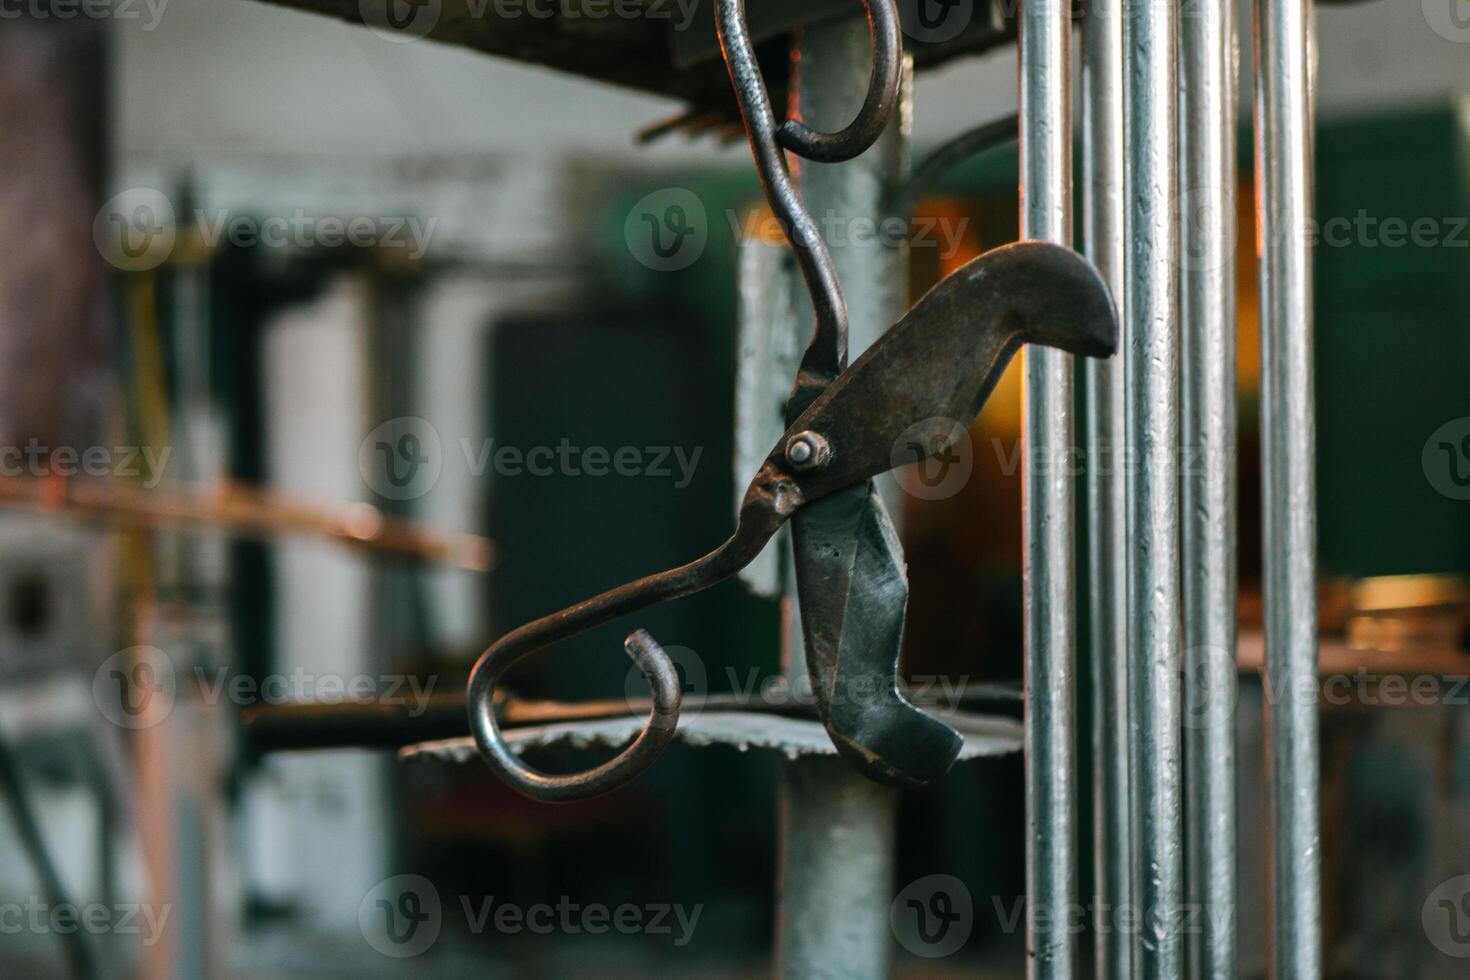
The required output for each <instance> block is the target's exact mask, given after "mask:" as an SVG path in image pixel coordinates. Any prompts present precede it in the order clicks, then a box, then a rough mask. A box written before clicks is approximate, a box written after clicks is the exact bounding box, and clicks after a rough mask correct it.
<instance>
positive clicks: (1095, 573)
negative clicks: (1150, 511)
mask: <svg viewBox="0 0 1470 980" xmlns="http://www.w3.org/2000/svg"><path fill="white" fill-rule="evenodd" d="M1122 91H1123V0H1094V2H1093V3H1092V4H1090V5H1089V7H1088V12H1087V16H1086V18H1084V20H1083V21H1082V235H1083V254H1085V255H1086V256H1087V258H1088V259H1089V260H1091V262H1092V264H1093V265H1095V266H1096V267H1097V269H1098V271H1099V273H1100V274H1101V275H1102V277H1103V280H1104V281H1105V282H1106V283H1107V284H1108V288H1109V289H1111V290H1112V291H1113V297H1114V299H1115V300H1120V299H1121V298H1122V295H1123V257H1124V254H1125V252H1126V248H1125V246H1124V239H1123V224H1124V207H1123V204H1124V199H1123V100H1122V98H1121V95H1122ZM1125 357H1126V352H1123V353H1120V355H1119V356H1118V357H1115V358H1112V359H1111V360H1097V359H1090V360H1088V361H1087V362H1086V363H1085V364H1084V366H1083V386H1084V397H1085V405H1086V414H1087V418H1086V435H1085V438H1086V446H1087V533H1088V560H1089V563H1090V564H1089V575H1088V578H1089V581H1090V582H1091V591H1090V593H1089V596H1088V599H1089V602H1090V607H1089V613H1090V617H1089V622H1090V624H1091V628H1090V638H1091V649H1090V651H1089V654H1090V656H1089V664H1090V669H1091V680H1092V772H1093V868H1094V873H1093V882H1094V885H1093V889H1094V890H1093V894H1094V896H1095V898H1096V908H1095V910H1094V912H1093V922H1094V936H1095V944H1096V945H1095V948H1094V971H1095V975H1096V976H1097V978H1098V980H1128V978H1129V977H1131V976H1132V973H1133V971H1132V963H1133V942H1132V937H1130V936H1128V935H1127V934H1126V933H1125V932H1124V931H1123V930H1121V929H1118V928H1117V927H1116V926H1117V923H1116V922H1115V921H1114V918H1115V915H1116V913H1115V912H1114V911H1113V910H1115V909H1120V908H1123V907H1125V906H1126V905H1127V904H1128V902H1129V899H1130V896H1131V895H1132V886H1131V881H1130V879H1131V875H1132V866H1133V865H1132V842H1133V835H1132V825H1131V823H1130V814H1131V812H1132V811H1131V809H1130V804H1129V797H1128V792H1129V790H1128V787H1129V765H1128V755H1129V742H1130V740H1129V737H1128V562H1127V552H1128V511H1127V501H1126V493H1127V481H1126V477H1125V474H1124V469H1123V459H1122V452H1123V448H1124V445H1125V442H1124V408H1123V406H1124V403H1125V401H1126V397H1125V392H1124V387H1123V382H1124V377H1123V374H1124V367H1123V360H1124V358H1125Z"/></svg>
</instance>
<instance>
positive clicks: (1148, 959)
mask: <svg viewBox="0 0 1470 980" xmlns="http://www.w3.org/2000/svg"><path fill="white" fill-rule="evenodd" d="M1178 27H1179V11H1178V5H1177V4H1176V3H1174V2H1172V0H1143V2H1142V3H1139V4H1137V5H1133V6H1130V8H1129V10H1128V16H1127V17H1125V18H1124V28H1123V30H1124V33H1123V43H1124V60H1125V65H1124V73H1123V77H1124V89H1125V112H1126V113H1127V115H1126V118H1125V123H1126V132H1125V137H1124V143H1125V145H1126V161H1127V163H1126V175H1125V180H1126V195H1127V241H1128V256H1127V260H1126V263H1127V264H1126V270H1125V277H1126V288H1125V296H1124V301H1123V305H1124V309H1125V319H1124V338H1125V347H1126V348H1127V357H1126V360H1125V362H1124V370H1125V372H1126V374H1127V388H1128V401H1127V413H1126V414H1127V440H1128V456H1129V459H1128V478H1127V479H1128V650H1129V661H1130V662H1129V689H1130V693H1131V698H1130V705H1129V707H1130V710H1131V717H1130V725H1131V727H1132V729H1133V733H1134V737H1133V740H1132V744H1133V758H1132V768H1133V772H1132V776H1133V794H1132V795H1133V820H1134V854H1133V863H1134V873H1133V902H1134V904H1135V905H1136V907H1137V910H1138V912H1139V914H1140V915H1141V916H1142V921H1141V922H1140V923H1138V924H1137V928H1136V929H1133V930H1132V931H1133V939H1134V967H1135V970H1136V972H1137V975H1138V976H1139V977H1141V978H1143V980H1178V978H1180V977H1182V976H1183V973H1184V946H1183V942H1182V936H1181V928H1180V919H1181V912H1182V908H1181V906H1182V902H1183V895H1184V888H1183V886H1184V847H1183V831H1184V826H1183V815H1182V807H1181V803H1182V780H1181V776H1182V768H1183V767H1182V763H1183V758H1182V756H1183V752H1182V738H1181V734H1180V720H1181V711H1180V666H1181V665H1180V659H1179V655H1180V649H1179V599H1180V595H1179V485H1178V480H1177V469H1176V466H1175V463H1176V460H1177V453H1178V451H1179V307H1178V286H1179V250H1178V243H1179V217H1178V214H1179V212H1178V169H1177V161H1178V158H1177V150H1178V141H1177V135H1178V130H1177V127H1178V119H1177V117H1176V115H1175V110H1176V99H1175V82H1176V77H1177V76H1176V67H1177V66H1176V56H1177V52H1178V44H1177V38H1178Z"/></svg>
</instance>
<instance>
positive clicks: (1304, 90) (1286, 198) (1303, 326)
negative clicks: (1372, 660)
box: [1255, 0, 1322, 980]
mask: <svg viewBox="0 0 1470 980" xmlns="http://www.w3.org/2000/svg"><path fill="white" fill-rule="evenodd" d="M1255 11H1256V12H1255V38H1256V44H1255V49H1256V96H1255V97H1256V106H1255V115H1256V119H1255V125H1256V180H1257V186H1256V204H1257V223H1258V226H1259V227H1260V229H1261V231H1260V235H1259V240H1260V243H1261V266H1260V276H1261V287H1260V294H1261V492H1262V498H1263V499H1262V501H1261V510H1262V524H1263V529H1264V542H1263V548H1262V550H1263V554H1264V560H1265V567H1264V576H1263V579H1264V581H1263V591H1264V593H1265V624H1266V690H1267V691H1269V692H1278V693H1274V694H1273V696H1272V700H1271V701H1268V703H1267V709H1266V722H1267V726H1268V731H1267V743H1268V746H1269V749H1268V753H1267V758H1268V760H1269V777H1270V787H1271V790H1270V792H1271V827H1270V831H1269V833H1270V838H1271V883H1272V908H1271V943H1272V956H1273V959H1274V966H1275V968H1274V970H1273V973H1272V975H1273V976H1274V977H1276V978H1277V980H1303V978H1308V977H1313V978H1315V977H1320V976H1321V975H1322V898H1321V864H1322V854H1321V843H1322V842H1321V826H1320V823H1321V815H1320V812H1319V811H1320V802H1319V795H1318V794H1319V785H1318V783H1319V773H1318V766H1319V761H1318V731H1317V726H1318V720H1317V697H1316V694H1315V691H1316V685H1315V682H1316V671H1317V594H1316V588H1317V583H1316V573H1317V569H1316V558H1317V495H1316V479H1317V475H1316V466H1315V459H1316V445H1315V441H1316V440H1315V432H1314V425H1315V417H1316V416H1315V398H1314V392H1313V372H1312V257H1311V248H1310V244H1309V242H1308V239H1307V234H1306V231H1305V229H1306V228H1307V227H1308V224H1307V223H1308V220H1309V219H1310V218H1311V202H1312V171H1311V167H1312V120H1313V110H1312V81H1311V72H1312V23H1311V17H1312V14H1311V10H1310V9H1309V7H1308V5H1307V3H1306V2H1305V0H1258V2H1257V4H1256V8H1255Z"/></svg>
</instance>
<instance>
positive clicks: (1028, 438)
mask: <svg viewBox="0 0 1470 980" xmlns="http://www.w3.org/2000/svg"><path fill="white" fill-rule="evenodd" d="M1071 30H1072V22H1071V4H1070V3H1069V2H1068V0H1027V2H1026V3H1024V4H1022V5H1021V22H1020V46H1021V55H1020V57H1021V110H1020V119H1021V134H1020V136H1021V138H1020V150H1021V237H1022V238H1039V239H1046V240H1048V241H1053V242H1060V243H1061V244H1063V245H1070V244H1071V243H1072V123H1071V120H1072V115H1071V106H1070V101H1069V100H1070V99H1071V94H1072V86H1071V74H1072V73H1071V52H1070V50H1069V48H1070V44H1069V42H1070V39H1071ZM1022 414H1023V422H1022V440H1023V452H1022V458H1023V460H1024V463H1023V468H1022V471H1021V485H1022V507H1023V509H1024V514H1023V522H1022V532H1021V533H1022V541H1023V544H1022V574H1023V576H1024V617H1025V637H1026V663H1025V678H1026V707H1025V712H1026V735H1025V742H1026V894H1027V903H1026V940H1027V943H1026V945H1027V951H1028V953H1029V959H1028V961H1027V975H1028V976H1031V977H1039V978H1048V980H1070V978H1071V977H1074V976H1076V975H1077V963H1076V959H1077V951H1076V941H1075V937H1074V936H1073V934H1072V930H1071V927H1070V922H1071V921H1072V919H1071V910H1072V909H1074V908H1075V907H1076V906H1077V854H1076V838H1077V809H1076V807H1077V773H1076V758H1075V753H1076V750H1075V744H1076V740H1075V729H1074V722H1073V689H1072V685H1073V659H1074V654H1075V645H1076V623H1075V612H1076V610H1075V606H1074V602H1075V597H1074V595H1073V592H1074V565H1073V561H1074V555H1073V549H1074V546H1075V531H1076V528H1075V521H1074V515H1073V512H1072V507H1073V497H1074V494H1073V490H1072V475H1071V466H1070V464H1071V462H1072V452H1071V450H1072V448H1073V446H1074V443H1073V418H1072V357H1071V355H1069V354H1064V353H1062V352H1061V351H1056V350H1045V349H1041V348H1037V347H1028V348H1026V351H1025V377H1024V388H1023V395H1022Z"/></svg>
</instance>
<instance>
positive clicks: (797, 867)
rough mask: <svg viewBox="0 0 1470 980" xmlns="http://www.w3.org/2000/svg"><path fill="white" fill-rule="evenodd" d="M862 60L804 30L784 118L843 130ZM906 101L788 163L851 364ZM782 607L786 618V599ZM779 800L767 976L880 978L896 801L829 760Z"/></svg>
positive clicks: (889, 307) (796, 640)
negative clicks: (877, 128) (861, 148)
mask: <svg viewBox="0 0 1470 980" xmlns="http://www.w3.org/2000/svg"><path fill="white" fill-rule="evenodd" d="M869 50H870V42H869V38H868V26H867V22H866V21H865V20H864V19H863V18H861V17H857V18H850V19H846V20H842V21H838V22H835V23H832V24H826V25H822V26H820V27H813V28H810V29H808V30H806V31H805V32H804V33H803V34H802V35H801V36H800V38H799V39H798V41H797V52H796V55H797V57H796V59H795V64H796V66H797V70H796V73H795V77H794V78H793V84H792V86H791V91H792V103H793V104H792V106H791V110H792V115H794V116H800V118H802V119H803V120H805V121H806V122H807V124H808V125H811V126H814V127H816V128H818V129H825V130H832V131H835V130H837V129H840V128H842V127H843V126H845V125H846V124H847V123H848V122H850V121H851V119H852V114H853V113H854V112H855V111H856V109H857V105H858V102H857V100H859V99H860V98H861V94H862V92H863V91H865V89H866V88H867V77H868V69H869V63H870V54H869ZM910 92H911V86H910V84H909V82H908V79H907V74H906V79H905V83H904V89H903V92H902V94H901V97H900V100H899V107H898V110H897V111H896V112H895V113H894V119H893V120H892V121H891V122H890V123H889V127H888V130H887V131H886V132H885V133H884V134H883V136H882V137H880V139H879V141H878V143H877V144H876V145H874V146H873V147H872V148H871V149H869V150H868V152H867V153H865V154H863V155H862V156H861V157H858V158H857V159H855V160H852V161H849V162H847V163H841V164H818V163H811V162H809V161H805V160H802V161H800V162H799V164H798V171H797V180H798V183H799V186H800V188H801V193H802V196H803V199H804V200H805V203H806V206H807V210H808V211H810V212H811V215H812V218H813V219H814V220H815V221H816V223H817V227H818V228H819V229H821V230H822V232H823V235H824V237H825V238H826V239H827V242H828V245H829V247H830V248H831V250H832V259H833V262H834V263H835V264H836V267H837V271H838V274H839V276H840V277H841V279H842V284H843V286H844V287H845V289H846V291H847V300H848V308H849V316H850V323H849V334H848V336H849V345H850V350H851V355H852V357H853V358H854V359H855V358H856V357H857V355H858V354H859V353H861V352H862V350H863V348H864V347H866V346H867V345H868V344H869V343H871V342H872V341H873V340H875V339H876V338H877V337H878V336H879V335H880V334H881V333H882V332H883V331H884V330H885V329H887V327H888V326H889V325H890V324H891V323H893V322H894V321H895V320H897V319H898V317H899V316H900V315H902V313H903V310H904V307H905V304H906V300H907V275H906V272H907V252H906V250H905V249H904V248H903V247H901V246H900V247H898V248H894V247H892V246H891V245H885V244H884V242H883V241H881V240H880V236H877V235H873V236H860V235H857V234H856V230H857V227H858V226H856V225H855V224H854V222H856V221H858V220H872V221H874V222H875V227H878V225H877V224H876V223H877V222H879V221H880V220H881V218H882V217H883V216H884V211H883V201H884V200H885V199H886V198H887V197H888V196H889V195H890V192H891V191H892V189H893V186H894V185H895V184H897V183H899V182H901V181H902V180H904V179H905V178H906V176H907V168H908V159H909V146H908V140H909V129H910V127H909V119H910V108H909V106H910V100H911V95H910ZM837 222H841V223H842V227H841V228H835V227H834V225H835V224H836V223H837ZM788 604H789V608H791V609H793V610H794V608H795V602H794V596H793V597H791V599H788ZM790 619H791V620H792V622H791V623H790V624H789V626H788V628H787V633H788V636H789V637H790V641H789V642H790V645H789V647H788V655H787V658H786V661H787V662H786V670H787V675H788V676H789V677H791V678H792V679H793V681H795V680H797V679H800V680H801V682H803V683H804V682H805V679H806V665H805V663H804V662H803V660H802V657H801V645H800V626H799V624H798V623H797V622H796V621H795V616H794V615H793V616H791V617H790ZM780 799H781V878H780V885H779V889H780V894H779V903H780V910H779V913H778V914H779V922H778V925H777V936H776V950H777V954H776V955H777V970H778V974H779V975H780V976H781V977H784V978H788V980H805V978H817V977H843V978H844V980H880V978H884V977H887V976H888V975H889V972H890V968H891V958H892V957H891V947H892V942H891V939H890V936H891V932H890V929H889V924H888V913H889V901H890V897H891V895H892V892H893V887H892V885H893V840H894V826H895V821H896V817H897V810H898V793H897V792H896V791H895V790H892V789H890V788H888V787H884V786H880V785H878V784H877V783H874V782H871V781H870V780H868V779H867V778H866V777H864V776H862V775H860V774H858V773H857V772H855V771H853V770H852V769H851V768H850V767H849V766H848V765H847V764H846V763H845V762H842V761H841V760H839V759H829V758H813V759H803V760H798V761H794V762H788V763H783V765H782V767H781V781H780Z"/></svg>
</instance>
